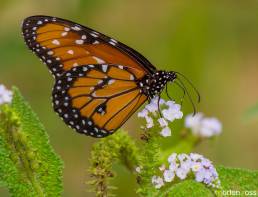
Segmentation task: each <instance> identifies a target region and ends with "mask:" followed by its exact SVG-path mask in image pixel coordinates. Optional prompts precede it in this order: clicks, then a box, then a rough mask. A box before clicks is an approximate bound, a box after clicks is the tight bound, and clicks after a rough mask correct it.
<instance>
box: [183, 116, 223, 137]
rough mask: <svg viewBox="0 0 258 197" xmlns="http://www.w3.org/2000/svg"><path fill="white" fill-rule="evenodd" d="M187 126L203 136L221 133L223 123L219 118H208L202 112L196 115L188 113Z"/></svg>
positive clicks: (195, 133)
mask: <svg viewBox="0 0 258 197" xmlns="http://www.w3.org/2000/svg"><path fill="white" fill-rule="evenodd" d="M185 127H186V128H189V129H191V131H192V133H193V134H194V135H197V136H201V137H212V136H214V135H219V134H220V133H221V130H222V125H221V123H220V121H219V120H218V119H216V118H206V117H204V116H203V114H202V113H197V114H195V116H193V115H187V116H186V118H185Z"/></svg>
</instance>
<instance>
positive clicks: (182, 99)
mask: <svg viewBox="0 0 258 197" xmlns="http://www.w3.org/2000/svg"><path fill="white" fill-rule="evenodd" d="M174 83H175V84H176V85H177V86H178V87H180V88H181V89H182V90H183V96H182V97H181V103H180V105H183V101H184V98H185V89H184V87H183V86H181V85H180V84H179V83H178V82H177V81H174Z"/></svg>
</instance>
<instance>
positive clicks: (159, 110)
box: [158, 95, 163, 118]
mask: <svg viewBox="0 0 258 197" xmlns="http://www.w3.org/2000/svg"><path fill="white" fill-rule="evenodd" d="M159 103H160V95H159V98H158V110H159V115H160V117H161V118H163V116H162V113H161V110H160V105H159Z"/></svg>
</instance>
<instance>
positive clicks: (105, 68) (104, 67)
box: [102, 64, 108, 72]
mask: <svg viewBox="0 0 258 197" xmlns="http://www.w3.org/2000/svg"><path fill="white" fill-rule="evenodd" d="M107 68H108V65H106V64H104V65H102V70H103V72H107Z"/></svg>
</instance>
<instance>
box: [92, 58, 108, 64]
mask: <svg viewBox="0 0 258 197" xmlns="http://www.w3.org/2000/svg"><path fill="white" fill-rule="evenodd" d="M92 58H94V59H95V60H96V61H97V63H98V64H103V63H105V61H104V60H103V59H100V58H98V57H95V56H93V57H92Z"/></svg>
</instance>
